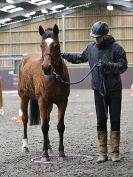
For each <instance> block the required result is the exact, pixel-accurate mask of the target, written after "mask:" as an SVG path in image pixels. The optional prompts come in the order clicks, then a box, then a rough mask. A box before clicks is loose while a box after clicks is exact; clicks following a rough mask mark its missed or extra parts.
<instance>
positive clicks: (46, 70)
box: [42, 65, 53, 75]
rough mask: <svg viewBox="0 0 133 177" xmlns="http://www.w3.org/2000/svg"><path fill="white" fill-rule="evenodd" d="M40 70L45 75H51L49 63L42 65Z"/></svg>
mask: <svg viewBox="0 0 133 177" xmlns="http://www.w3.org/2000/svg"><path fill="white" fill-rule="evenodd" d="M42 71H43V73H44V74H45V75H51V74H52V73H53V71H52V66H51V65H47V66H44V65H42Z"/></svg>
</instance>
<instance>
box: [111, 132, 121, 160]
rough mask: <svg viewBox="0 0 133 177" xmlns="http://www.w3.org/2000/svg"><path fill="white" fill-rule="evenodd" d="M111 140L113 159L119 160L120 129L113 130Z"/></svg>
mask: <svg viewBox="0 0 133 177" xmlns="http://www.w3.org/2000/svg"><path fill="white" fill-rule="evenodd" d="M110 141H111V153H112V161H113V162H119V161H120V157H119V145H120V131H111V132H110Z"/></svg>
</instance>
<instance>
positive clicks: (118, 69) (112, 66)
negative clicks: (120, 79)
mask: <svg viewBox="0 0 133 177" xmlns="http://www.w3.org/2000/svg"><path fill="white" fill-rule="evenodd" d="M114 57H115V60H116V62H108V63H104V64H103V67H104V69H105V73H106V72H108V73H109V72H111V73H113V74H122V73H123V72H125V71H126V69H127V58H126V52H125V51H124V49H123V48H122V47H121V46H119V45H118V46H117V47H116V50H115V52H114Z"/></svg>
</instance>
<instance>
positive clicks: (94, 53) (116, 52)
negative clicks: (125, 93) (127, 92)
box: [63, 36, 127, 91]
mask: <svg viewBox="0 0 133 177" xmlns="http://www.w3.org/2000/svg"><path fill="white" fill-rule="evenodd" d="M63 58H64V59H66V60H67V61H69V62H71V63H73V64H78V63H84V62H87V61H88V62H89V65H90V68H92V67H93V65H94V64H96V63H98V61H99V60H102V61H106V62H111V63H113V67H110V69H109V70H104V78H105V83H106V89H107V91H113V90H118V89H120V90H121V89H122V83H121V77H120V74H122V73H123V72H124V71H126V69H127V58H126V52H125V51H124V49H123V48H122V47H121V46H120V45H119V44H118V43H116V41H115V39H114V38H113V37H112V36H109V37H108V38H107V39H106V40H104V41H103V42H102V43H101V44H96V43H91V44H89V45H88V46H87V48H86V49H85V50H84V51H83V52H82V53H80V54H79V53H64V54H63ZM99 81H100V80H99V72H98V67H95V68H94V69H93V71H92V89H94V90H98V89H99Z"/></svg>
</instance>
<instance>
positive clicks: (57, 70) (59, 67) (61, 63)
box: [55, 59, 63, 76]
mask: <svg viewBox="0 0 133 177" xmlns="http://www.w3.org/2000/svg"><path fill="white" fill-rule="evenodd" d="M55 72H56V73H57V74H59V75H60V76H63V60H62V59H60V61H59V63H58V65H57V67H56V69H55Z"/></svg>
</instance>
